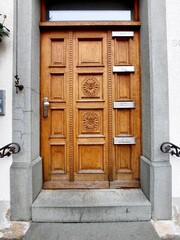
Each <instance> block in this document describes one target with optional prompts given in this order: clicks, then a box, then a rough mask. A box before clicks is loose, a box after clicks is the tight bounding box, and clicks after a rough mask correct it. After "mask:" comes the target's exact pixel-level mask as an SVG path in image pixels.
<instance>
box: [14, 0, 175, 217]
mask: <svg viewBox="0 0 180 240" xmlns="http://www.w3.org/2000/svg"><path fill="white" fill-rule="evenodd" d="M139 5H140V19H141V23H142V26H141V33H140V34H141V69H142V70H141V76H142V77H141V79H142V145H143V150H142V157H141V188H142V190H143V192H144V193H145V195H146V197H147V198H148V199H149V200H150V202H151V204H152V218H153V219H171V209H172V206H171V194H170V192H171V181H172V180H171V165H170V162H169V156H168V155H164V154H163V153H161V151H160V149H159V148H160V145H161V143H162V142H164V141H168V139H169V108H168V97H167V96H168V63H167V36H166V3H165V1H164V0H159V1H156V0H152V1H147V0H140V4H139ZM159 9H161V11H159ZM162 9H163V10H162ZM27 12H28V14H26V13H27ZM15 13H16V14H18V16H17V19H18V21H19V22H16V31H15V33H16V34H17V39H18V41H17V43H16V44H17V45H18V46H19V47H18V53H17V56H15V54H14V69H15V66H16V65H17V68H18V74H19V76H20V81H21V82H22V84H23V85H24V86H25V89H24V90H23V92H21V93H19V94H16V91H15V89H14V91H13V123H12V126H13V141H15V142H17V143H19V144H20V146H21V152H20V153H19V154H17V155H14V156H13V163H12V166H11V170H10V180H11V185H10V188H11V189H10V191H11V213H12V219H13V220H25V221H29V220H30V219H31V215H32V213H31V206H32V203H33V201H34V200H35V198H36V197H37V196H38V194H39V193H40V191H41V190H42V159H41V157H40V153H39V150H40V148H39V120H40V115H39V91H40V89H39V66H40V62H39V46H40V44H39V42H40V32H39V21H40V1H37V0H31V1H28V2H27V1H26V0H22V1H16V5H15ZM157 21H158V23H159V24H158V26H157V24H156V23H157ZM154 26H155V27H154ZM32 59H33V60H32ZM164 106H166V107H164ZM159 109H161V115H160V116H159V115H158V114H157V113H158V112H159Z"/></svg>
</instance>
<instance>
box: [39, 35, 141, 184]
mask: <svg viewBox="0 0 180 240" xmlns="http://www.w3.org/2000/svg"><path fill="white" fill-rule="evenodd" d="M140 116H141V112H140V71H139V32H138V31H134V32H133V31H130V32H125V31H119V32H118V31H107V30H97V31H96V30H92V31H87V30H67V31H62V30H60V31H55V30H54V31H53V30H52V31H45V32H42V34H41V155H42V157H43V168H44V188H121V187H138V186H139V159H140V153H141V118H140Z"/></svg>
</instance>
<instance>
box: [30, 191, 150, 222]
mask: <svg viewBox="0 0 180 240" xmlns="http://www.w3.org/2000/svg"><path fill="white" fill-rule="evenodd" d="M150 219H151V204H150V202H149V201H148V200H147V198H146V197H145V195H144V193H143V192H142V191H141V189H128V190H125V189H103V190H102V189H101V190H42V191H41V193H40V194H39V195H38V197H37V199H36V200H35V201H34V203H33V205H32V221H33V222H61V223H69V222H76V223H83V222H84V223H85V222H119V221H149V220H150Z"/></svg>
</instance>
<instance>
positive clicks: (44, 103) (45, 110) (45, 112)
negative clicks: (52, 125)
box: [43, 97, 50, 118]
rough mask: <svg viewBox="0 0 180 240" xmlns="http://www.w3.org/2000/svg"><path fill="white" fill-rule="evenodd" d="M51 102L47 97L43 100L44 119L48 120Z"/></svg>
mask: <svg viewBox="0 0 180 240" xmlns="http://www.w3.org/2000/svg"><path fill="white" fill-rule="evenodd" d="M49 104H50V103H49V101H48V98H47V97H44V100H43V117H44V118H47V117H48V107H49Z"/></svg>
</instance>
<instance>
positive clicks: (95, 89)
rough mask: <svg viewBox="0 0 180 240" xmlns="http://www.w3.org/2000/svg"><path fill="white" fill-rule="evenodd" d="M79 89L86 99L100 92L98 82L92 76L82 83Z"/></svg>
mask: <svg viewBox="0 0 180 240" xmlns="http://www.w3.org/2000/svg"><path fill="white" fill-rule="evenodd" d="M81 89H82V92H83V94H84V95H85V96H86V97H96V96H97V95H98V93H99V90H100V84H99V81H98V80H97V79H96V78H95V77H94V76H89V77H87V78H85V79H84V80H83V81H82V84H81Z"/></svg>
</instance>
